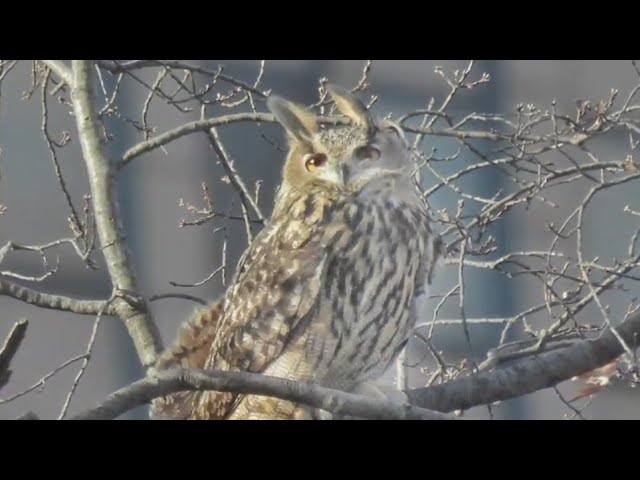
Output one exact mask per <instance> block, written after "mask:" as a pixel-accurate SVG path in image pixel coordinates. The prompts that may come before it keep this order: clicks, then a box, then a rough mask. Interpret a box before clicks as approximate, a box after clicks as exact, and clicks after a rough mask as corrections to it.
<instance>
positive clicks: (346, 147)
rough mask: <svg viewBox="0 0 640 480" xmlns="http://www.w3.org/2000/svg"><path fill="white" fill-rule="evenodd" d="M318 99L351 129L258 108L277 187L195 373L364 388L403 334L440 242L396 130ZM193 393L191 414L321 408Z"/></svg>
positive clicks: (284, 106)
mask: <svg viewBox="0 0 640 480" xmlns="http://www.w3.org/2000/svg"><path fill="white" fill-rule="evenodd" d="M328 91H329V94H330V95H331V97H332V99H333V100H334V102H335V104H336V107H337V108H338V110H339V111H340V112H342V113H343V114H345V115H346V116H347V117H348V118H349V119H350V120H351V121H350V124H349V125H337V126H328V127H327V128H324V129H322V128H320V126H319V125H318V123H317V122H316V118H315V116H314V115H313V114H312V113H311V112H308V111H307V110H306V109H304V108H303V107H301V106H298V105H296V104H294V103H292V102H289V101H287V100H285V99H283V98H281V97H278V96H274V95H272V96H270V97H269V98H268V100H267V104H268V107H269V109H270V110H271V111H272V112H273V114H274V115H275V117H276V119H277V120H278V122H279V123H280V124H281V125H282V126H283V127H284V129H285V131H286V133H287V137H288V140H289V152H288V155H287V160H286V163H285V166H284V170H283V179H282V184H281V186H280V189H279V191H278V194H277V197H276V202H275V206H274V211H273V214H272V216H271V218H270V220H269V222H268V223H267V225H266V226H265V228H264V229H263V230H262V231H261V232H260V234H259V235H258V236H256V238H255V239H254V241H253V242H252V243H251V245H250V246H249V248H248V249H247V251H246V252H245V254H244V255H243V257H242V258H241V260H240V262H239V265H238V267H237V271H236V274H235V278H234V280H233V282H232V284H231V286H230V288H229V289H228V291H227V293H226V295H225V297H224V299H223V300H222V303H221V304H220V305H219V307H217V308H218V310H216V322H215V329H214V330H215V331H214V332H212V334H213V339H212V341H211V346H210V351H209V352H208V353H209V355H208V358H207V359H206V361H205V362H204V368H205V369H211V370H223V371H224V370H226V371H233V370H235V371H250V372H256V373H263V374H265V375H271V376H276V377H282V378H288V379H293V380H309V381H313V382H316V383H318V384H320V385H323V386H326V387H330V388H335V389H339V390H344V391H361V390H366V388H364V387H363V386H365V385H367V384H368V382H370V381H372V380H375V379H376V378H378V377H379V376H380V375H382V373H384V372H385V371H386V370H387V369H388V368H389V366H390V365H391V364H392V362H393V361H394V359H395V358H396V357H397V355H398V354H399V353H400V351H401V350H402V348H403V347H404V346H405V344H406V342H407V340H408V338H409V336H410V333H411V330H412V327H413V325H414V323H415V320H416V312H415V308H416V306H415V303H416V298H417V297H418V295H420V294H421V293H423V292H424V290H425V288H426V286H427V285H428V284H429V283H430V281H431V276H432V272H433V268H434V266H435V263H436V261H437V260H438V258H439V257H440V256H441V255H442V243H441V242H440V240H439V237H438V236H437V235H436V234H435V233H434V232H433V231H432V230H431V227H430V224H429V218H428V215H427V208H426V204H425V202H424V199H423V198H422V196H421V194H420V192H419V190H418V189H417V186H416V184H415V181H414V177H413V173H414V168H415V163H414V161H413V158H412V156H411V152H410V149H409V147H408V145H407V143H406V140H405V138H404V136H403V133H402V130H401V129H400V128H399V127H398V126H397V125H395V124H393V123H392V122H389V121H377V120H375V119H374V118H373V117H372V116H371V115H370V113H369V111H368V110H367V108H366V107H365V106H364V104H363V103H362V102H361V101H360V100H359V99H357V98H356V97H355V96H353V95H352V94H351V93H349V92H348V91H346V90H344V89H341V88H339V87H335V86H329V87H328ZM189 393H190V396H189V402H187V403H189V404H190V406H189V408H190V409H191V412H190V414H189V415H188V418H193V419H294V418H303V419H304V418H315V417H316V416H317V415H318V414H319V413H321V412H316V411H314V410H313V409H310V408H308V407H305V406H303V405H296V404H295V403H293V402H289V401H284V400H280V399H276V398H268V397H264V396H257V395H244V394H243V395H238V394H235V393H228V392H189ZM191 393H192V394H191ZM184 411H185V410H182V413H184Z"/></svg>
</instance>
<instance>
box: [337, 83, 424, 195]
mask: <svg viewBox="0 0 640 480" xmlns="http://www.w3.org/2000/svg"><path fill="white" fill-rule="evenodd" d="M327 91H328V92H329V95H330V96H331V98H332V99H333V101H334V103H335V104H336V107H337V108H338V110H339V111H340V112H341V113H343V114H344V115H346V116H347V117H349V119H350V120H351V125H350V126H349V127H347V128H346V129H345V128H343V129H340V128H338V129H331V130H327V131H326V134H325V136H326V139H325V143H327V144H331V145H336V146H338V148H337V149H338V150H339V152H340V153H339V156H340V159H339V163H340V166H341V169H342V172H343V179H344V182H345V184H346V185H347V186H348V187H349V188H350V189H352V190H353V189H356V190H357V189H358V188H360V187H361V186H363V185H366V184H367V183H368V182H370V181H372V180H374V179H375V178H379V177H384V176H387V175H390V174H394V175H395V174H407V175H409V174H411V173H412V171H413V167H414V161H413V158H412V156H411V151H410V149H409V146H408V144H407V141H406V138H405V136H404V132H403V131H402V129H401V128H400V126H399V125H397V124H396V123H394V122H392V121H391V120H381V119H376V118H374V117H373V116H372V115H371V113H370V112H369V110H368V109H367V107H366V106H365V105H364V103H362V101H361V100H360V99H358V98H357V97H356V96H354V95H353V94H352V93H351V92H349V91H348V90H345V89H344V88H341V87H338V86H335V85H328V86H327ZM346 132H349V133H348V134H346V135H345V133H346ZM335 148H336V147H334V149H335Z"/></svg>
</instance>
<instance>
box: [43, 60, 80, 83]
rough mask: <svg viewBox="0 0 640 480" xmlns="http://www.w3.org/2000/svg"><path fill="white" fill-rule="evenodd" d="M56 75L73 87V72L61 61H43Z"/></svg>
mask: <svg viewBox="0 0 640 480" xmlns="http://www.w3.org/2000/svg"><path fill="white" fill-rule="evenodd" d="M42 62H43V63H44V64H45V65H46V66H47V67H49V68H50V69H51V70H52V71H53V72H54V73H55V74H56V75H58V76H59V77H60V78H61V79H62V81H63V82H64V83H66V84H67V85H72V81H73V78H72V75H71V70H69V67H67V66H66V65H65V64H64V63H62V61H61V60H42Z"/></svg>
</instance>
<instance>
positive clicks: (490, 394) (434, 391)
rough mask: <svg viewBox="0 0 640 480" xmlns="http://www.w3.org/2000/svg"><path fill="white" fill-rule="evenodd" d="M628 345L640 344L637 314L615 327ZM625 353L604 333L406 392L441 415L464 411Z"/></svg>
mask: <svg viewBox="0 0 640 480" xmlns="http://www.w3.org/2000/svg"><path fill="white" fill-rule="evenodd" d="M617 330H618V333H619V334H620V336H621V337H622V338H623V339H624V340H625V342H626V343H627V344H628V345H631V346H633V347H634V348H636V347H638V345H640V311H639V312H636V313H635V315H632V316H629V317H628V318H627V319H626V320H625V321H624V322H622V323H620V324H619V325H618V326H617ZM623 352H624V350H623V347H622V345H621V344H620V342H619V341H618V339H617V338H616V336H615V335H614V334H613V333H612V332H611V331H610V330H607V331H606V332H605V333H604V334H603V335H602V336H601V337H600V338H598V339H596V340H585V341H583V342H580V343H578V344H576V345H574V346H571V347H567V348H565V349H561V350H555V351H552V352H549V353H545V354H542V355H540V356H538V357H536V358H532V359H530V360H525V361H522V362H520V363H517V364H515V365H513V366H510V367H504V368H498V369H496V370H492V371H489V372H481V373H478V374H475V375H471V376H469V377H465V378H460V379H456V380H452V381H450V382H447V383H443V384H441V385H435V386H431V387H427V388H419V389H414V390H409V391H407V392H405V393H406V394H407V396H408V397H409V401H410V402H411V403H412V404H414V405H419V406H420V407H423V408H430V409H433V410H437V411H440V412H451V411H453V410H466V409H468V408H471V407H474V406H477V405H486V404H491V403H493V402H498V401H501V400H507V399H509V398H515V397H519V396H521V395H526V394H528V393H532V392H535V391H537V390H541V389H543V388H550V387H553V386H555V385H557V384H559V383H560V382H563V381H565V380H569V379H571V378H573V377H575V376H578V375H581V374H583V373H586V372H589V371H591V370H593V369H595V368H598V367H601V366H603V365H606V364H607V363H609V362H610V361H612V360H613V359H615V358H617V357H618V356H620V355H621V354H622V353H623Z"/></svg>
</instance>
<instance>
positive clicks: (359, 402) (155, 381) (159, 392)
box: [71, 369, 453, 420]
mask: <svg viewBox="0 0 640 480" xmlns="http://www.w3.org/2000/svg"><path fill="white" fill-rule="evenodd" d="M187 390H216V391H219V392H236V393H244V394H257V395H265V396H271V397H277V398H282V399H284V400H291V401H294V402H300V403H304V404H306V405H310V406H312V407H315V408H320V409H322V410H327V411H329V412H331V413H333V414H336V415H350V416H355V417H360V418H375V419H380V420H450V419H452V418H453V417H451V416H449V415H444V414H442V413H438V412H432V411H429V410H425V409H423V408H418V407H414V406H411V405H400V404H396V403H393V402H389V401H380V400H377V399H372V398H370V397H366V396H362V395H354V394H350V393H345V392H340V391H338V390H332V389H329V388H324V387H320V386H318V385H315V384H313V383H310V382H295V381H292V380H285V379H282V378H276V377H268V376H265V375H260V374H257V373H248V372H209V371H205V370H194V369H172V370H165V371H162V372H158V373H155V374H154V375H153V376H150V377H147V378H143V379H142V380H138V381H137V382H134V383H132V384H131V385H128V386H126V387H124V388H121V389H120V390H118V391H116V392H114V393H112V394H111V395H110V396H109V397H108V398H107V399H105V400H104V401H103V402H102V403H100V404H99V405H98V406H97V407H95V408H92V409H90V410H87V411H85V412H83V413H80V414H78V415H76V416H75V417H72V418H71V420H110V419H114V418H116V417H118V416H119V415H122V414H123V413H125V412H127V411H128V410H131V409H132V408H134V407H137V406H138V405H143V404H145V403H149V402H150V401H151V400H153V399H154V398H156V397H160V396H163V395H168V394H170V393H174V392H179V391H187Z"/></svg>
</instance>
